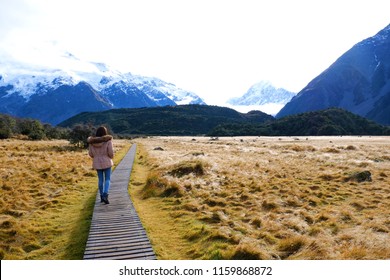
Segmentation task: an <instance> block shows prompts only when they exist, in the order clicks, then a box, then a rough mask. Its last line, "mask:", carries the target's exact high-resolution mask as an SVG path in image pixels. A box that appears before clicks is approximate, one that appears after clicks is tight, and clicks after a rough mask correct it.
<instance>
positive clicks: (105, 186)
mask: <svg viewBox="0 0 390 280" xmlns="http://www.w3.org/2000/svg"><path fill="white" fill-rule="evenodd" d="M97 174H98V178H99V182H98V186H99V193H100V195H103V194H108V190H109V189H110V183H111V167H109V168H106V169H98V170H97Z"/></svg>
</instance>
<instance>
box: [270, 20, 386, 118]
mask: <svg viewBox="0 0 390 280" xmlns="http://www.w3.org/2000/svg"><path fill="white" fill-rule="evenodd" d="M389 49H390V25H388V26H387V27H386V28H384V29H383V30H381V31H380V32H379V33H378V34H376V35H375V36H373V37H370V38H368V39H366V40H363V41H362V42H360V43H358V44H356V45H355V46H353V47H352V48H351V49H350V50H349V51H347V52H346V53H344V54H343V55H342V56H341V57H340V58H339V59H338V60H337V61H336V62H334V63H333V64H332V65H331V66H330V67H329V68H328V69H326V70H325V71H324V72H322V73H321V74H320V75H319V76H317V77H316V78H315V79H313V80H312V81H311V82H310V83H309V84H308V85H307V86H306V87H305V88H304V89H302V90H301V91H300V92H299V93H298V94H297V96H295V97H294V98H293V99H292V100H291V101H290V102H289V103H287V104H286V106H285V107H284V108H283V109H282V110H281V111H280V112H279V113H278V114H277V118H281V117H284V116H287V115H292V114H297V113H302V112H308V111H314V110H321V109H326V108H329V107H340V108H344V109H346V110H348V111H350V112H353V113H355V114H358V115H360V116H364V117H368V118H370V119H371V120H374V121H376V122H378V123H381V124H390V105H389V104H390V103H389V101H390V52H389Z"/></svg>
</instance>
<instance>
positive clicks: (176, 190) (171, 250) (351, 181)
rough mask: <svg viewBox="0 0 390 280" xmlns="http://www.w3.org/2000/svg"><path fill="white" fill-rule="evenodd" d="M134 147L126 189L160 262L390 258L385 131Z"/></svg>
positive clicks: (389, 146)
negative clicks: (371, 134)
mask: <svg viewBox="0 0 390 280" xmlns="http://www.w3.org/2000/svg"><path fill="white" fill-rule="evenodd" d="M137 143H138V144H139V145H138V151H137V159H136V164H135V166H134V171H133V175H132V178H131V185H130V193H131V195H132V197H133V200H134V202H135V205H136V208H137V209H138V212H139V215H140V217H141V219H142V221H143V223H144V226H145V227H146V229H147V232H148V234H149V237H150V239H151V242H152V244H153V246H154V249H155V251H156V254H157V256H158V258H159V259H390V137H368V136H364V137H308V138H306V137H280V138H279V137H235V138H219V139H218V140H211V139H210V138H206V137H152V138H145V139H137ZM156 148H158V149H156ZM364 171H369V172H370V173H371V178H372V181H368V180H365V179H367V178H366V177H364V176H363V177H359V176H360V175H361V174H360V175H357V174H359V173H361V172H364ZM362 174H363V175H364V174H365V173H362ZM366 174H367V173H366Z"/></svg>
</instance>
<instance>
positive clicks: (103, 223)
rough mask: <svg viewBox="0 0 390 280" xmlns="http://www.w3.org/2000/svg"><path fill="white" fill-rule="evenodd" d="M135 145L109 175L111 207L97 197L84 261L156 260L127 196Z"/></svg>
mask: <svg viewBox="0 0 390 280" xmlns="http://www.w3.org/2000/svg"><path fill="white" fill-rule="evenodd" d="M135 151H136V145H133V146H132V147H131V148H130V150H129V152H128V153H127V154H126V156H125V157H124V158H123V160H122V161H121V162H120V164H119V165H118V166H117V167H116V168H115V170H114V172H113V173H112V175H111V188H110V195H109V200H110V204H108V205H105V204H102V203H100V195H99V194H97V196H96V200H95V207H94V212H93V216H92V221H91V227H90V232H89V236H88V241H87V244H86V248H85V252H84V259H86V260H87V259H88V260H89V259H156V256H155V254H154V251H153V248H152V245H151V244H150V241H149V239H148V237H147V234H146V231H145V229H144V228H143V226H142V223H141V221H140V219H139V217H138V214H137V212H136V210H135V208H134V205H133V203H132V201H131V199H130V196H129V193H128V189H127V188H128V184H129V180H130V174H131V169H132V164H133V161H134V157H135Z"/></svg>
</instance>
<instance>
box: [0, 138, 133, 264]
mask: <svg viewBox="0 0 390 280" xmlns="http://www.w3.org/2000/svg"><path fill="white" fill-rule="evenodd" d="M114 145H115V147H116V150H117V151H118V150H121V149H123V148H124V147H125V146H126V145H127V144H125V142H123V141H116V142H115V143H114ZM118 156H119V157H120V155H118ZM117 158H118V157H117ZM117 161H118V159H117ZM0 174H1V176H0V191H1V195H0V240H1V241H0V258H1V259H80V258H82V256H83V248H84V246H85V242H86V238H87V236H88V230H89V223H90V218H91V215H92V210H93V208H92V207H93V203H94V198H95V194H96V191H97V187H96V184H97V178H96V177H97V176H96V174H95V171H94V170H92V169H91V159H90V158H89V156H88V152H87V151H86V150H77V149H75V148H73V147H72V146H70V145H69V142H68V141H38V142H32V141H22V140H2V141H0Z"/></svg>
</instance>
